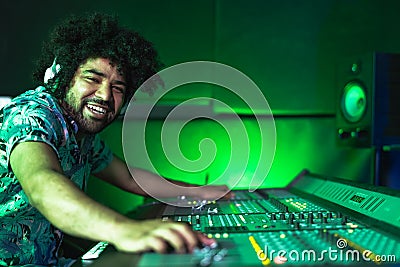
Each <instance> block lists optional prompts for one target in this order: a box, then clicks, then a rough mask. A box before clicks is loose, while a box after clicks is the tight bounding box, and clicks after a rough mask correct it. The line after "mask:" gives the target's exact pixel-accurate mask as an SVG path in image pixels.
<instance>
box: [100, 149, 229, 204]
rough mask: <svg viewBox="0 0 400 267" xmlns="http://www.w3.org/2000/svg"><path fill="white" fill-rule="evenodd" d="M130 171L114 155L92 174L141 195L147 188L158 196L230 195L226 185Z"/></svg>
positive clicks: (141, 171) (195, 196)
mask: <svg viewBox="0 0 400 267" xmlns="http://www.w3.org/2000/svg"><path fill="white" fill-rule="evenodd" d="M130 171H131V172H129V169H128V167H127V164H126V163H125V162H124V161H122V160H121V159H119V158H118V157H116V156H114V158H113V160H112V162H111V163H110V164H109V165H108V166H107V167H106V168H105V169H104V170H102V171H100V172H98V173H95V174H94V175H95V176H96V177H98V178H100V179H102V180H104V181H106V182H108V183H111V184H113V185H115V186H117V187H119V188H121V189H123V190H125V191H128V192H131V193H134V194H139V195H142V196H148V194H147V192H149V190H151V192H152V196H153V197H154V196H157V197H160V198H167V197H177V196H190V197H194V198H199V199H213V200H214V199H218V198H220V197H222V196H224V198H230V197H231V196H232V193H230V192H229V188H228V187H227V186H202V187H200V186H194V185H191V184H188V183H184V182H178V181H171V180H168V181H169V182H167V180H166V179H164V178H163V177H161V176H159V175H157V174H154V173H151V172H149V171H146V170H143V169H139V168H131V170H130ZM131 173H132V175H131ZM132 176H133V177H132Z"/></svg>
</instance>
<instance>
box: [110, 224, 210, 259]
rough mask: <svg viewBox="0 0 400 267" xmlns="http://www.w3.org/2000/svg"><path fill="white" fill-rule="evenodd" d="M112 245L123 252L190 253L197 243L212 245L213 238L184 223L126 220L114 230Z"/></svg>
mask: <svg viewBox="0 0 400 267" xmlns="http://www.w3.org/2000/svg"><path fill="white" fill-rule="evenodd" d="M116 233H117V235H116V238H115V241H114V242H112V243H113V244H114V246H115V247H116V248H117V249H118V250H119V251H123V252H135V253H138V252H146V251H154V252H158V253H167V252H169V250H170V249H171V248H172V249H173V250H174V252H176V253H191V252H193V249H194V248H195V247H196V246H198V245H212V244H213V243H215V240H213V239H209V238H207V237H205V236H204V235H203V234H201V233H196V232H193V231H192V229H191V228H190V226H188V225H187V224H184V223H177V222H169V221H160V219H156V220H146V221H128V222H125V223H122V224H121V227H120V230H117V231H116Z"/></svg>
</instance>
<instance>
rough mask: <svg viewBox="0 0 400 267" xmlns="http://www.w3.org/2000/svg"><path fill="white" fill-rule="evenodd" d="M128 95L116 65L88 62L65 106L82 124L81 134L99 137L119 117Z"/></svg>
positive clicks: (73, 81)
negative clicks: (99, 133) (96, 134)
mask: <svg viewBox="0 0 400 267" xmlns="http://www.w3.org/2000/svg"><path fill="white" fill-rule="evenodd" d="M125 92H126V83H125V79H124V78H123V76H122V75H121V74H120V73H119V72H118V70H117V67H116V65H115V64H112V63H111V62H110V61H109V60H108V59H105V58H94V59H88V60H87V61H86V62H85V63H83V64H82V65H81V66H80V67H79V68H78V70H77V71H76V73H75V76H74V78H73V79H72V82H71V86H70V88H69V89H68V90H67V93H66V96H65V99H64V101H63V104H62V105H63V108H64V109H65V110H66V112H67V113H68V115H69V116H70V117H71V118H72V119H73V120H75V122H76V123H77V124H78V128H79V130H78V135H79V134H95V133H98V132H100V131H101V130H103V129H104V128H105V127H106V126H108V125H109V124H110V123H111V122H112V121H113V120H114V119H115V118H116V116H117V115H118V114H119V112H120V110H121V107H122V105H123V103H124V97H125Z"/></svg>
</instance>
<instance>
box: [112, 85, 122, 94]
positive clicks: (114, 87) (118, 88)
mask: <svg viewBox="0 0 400 267" xmlns="http://www.w3.org/2000/svg"><path fill="white" fill-rule="evenodd" d="M113 90H115V91H116V92H118V93H120V94H123V93H125V89H124V88H122V87H118V86H113Z"/></svg>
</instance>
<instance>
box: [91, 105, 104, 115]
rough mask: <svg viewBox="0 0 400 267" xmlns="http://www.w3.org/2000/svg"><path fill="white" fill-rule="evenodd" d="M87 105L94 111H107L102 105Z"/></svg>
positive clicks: (100, 112) (102, 112)
mask: <svg viewBox="0 0 400 267" xmlns="http://www.w3.org/2000/svg"><path fill="white" fill-rule="evenodd" d="M87 107H88V108H89V109H90V110H92V111H93V112H95V113H99V114H106V112H107V110H106V109H104V108H102V107H98V106H94V105H90V104H88V105H87Z"/></svg>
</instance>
